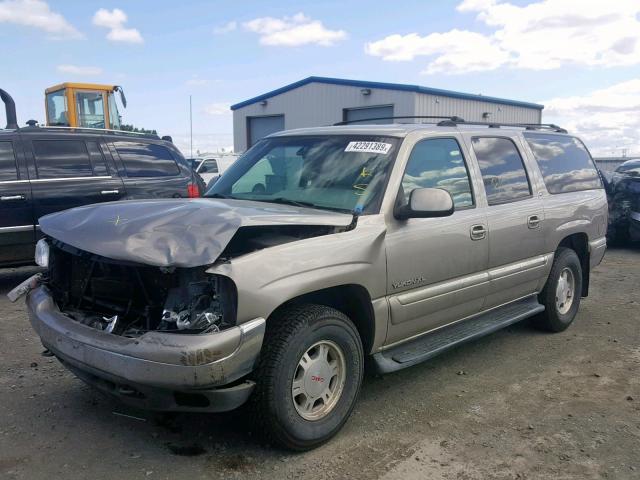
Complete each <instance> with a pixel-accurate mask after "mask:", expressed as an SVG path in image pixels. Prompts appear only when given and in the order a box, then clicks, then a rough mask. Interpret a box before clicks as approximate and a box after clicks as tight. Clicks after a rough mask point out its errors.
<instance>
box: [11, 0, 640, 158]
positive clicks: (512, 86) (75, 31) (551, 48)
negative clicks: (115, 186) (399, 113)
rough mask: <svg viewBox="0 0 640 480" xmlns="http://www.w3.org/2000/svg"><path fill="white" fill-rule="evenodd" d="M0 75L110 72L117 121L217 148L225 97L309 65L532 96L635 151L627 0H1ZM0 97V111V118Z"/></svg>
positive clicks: (639, 38)
mask: <svg viewBox="0 0 640 480" xmlns="http://www.w3.org/2000/svg"><path fill="white" fill-rule="evenodd" d="M0 58H2V66H1V67H0V88H3V89H5V90H7V91H8V92H9V93H10V94H11V95H12V96H13V97H14V99H15V101H16V106H17V111H18V121H19V122H20V123H21V124H23V123H24V122H26V121H27V120H28V119H31V118H33V119H36V120H39V121H44V90H45V88H47V87H49V86H52V85H54V84H56V83H60V82H63V81H85V82H92V83H108V84H118V85H122V86H123V87H124V91H125V93H126V95H127V100H128V106H127V109H126V110H123V111H122V110H121V113H122V114H123V120H124V122H125V123H131V124H134V125H135V126H138V127H144V128H152V129H156V130H157V131H158V132H159V133H160V134H161V135H172V136H173V138H174V141H175V142H176V144H177V145H178V146H179V147H180V148H181V149H182V151H183V152H184V153H185V154H187V155H188V154H189V96H190V95H191V97H192V101H193V123H194V151H195V150H200V151H213V150H216V149H219V148H230V147H231V145H232V143H233V141H232V131H233V127H232V114H231V111H230V110H229V106H230V105H231V104H233V103H237V102H240V101H242V100H245V99H248V98H251V97H253V96H256V95H259V94H261V93H264V92H267V91H269V90H272V89H275V88H279V87H281V86H283V85H285V84H288V83H291V82H294V81H297V80H300V79H302V78H305V77H308V76H311V75H316V76H326V77H339V78H348V79H357V80H370V81H380V82H396V83H409V84H418V85H424V86H428V87H435V88H444V89H449V90H457V91H461V92H468V93H481V94H483V95H490V96H496V97H503V98H510V99H516V100H523V101H529V102H535V103H541V104H543V105H545V109H544V110H543V121H544V122H553V123H558V124H560V125H562V126H564V127H567V128H569V129H570V130H571V131H572V132H574V133H576V134H578V135H579V136H581V137H582V138H583V139H584V140H585V142H586V143H587V145H588V146H589V147H590V149H591V150H592V152H593V153H594V154H595V155H598V156H603V155H604V156H610V155H621V154H623V153H626V154H627V155H634V154H637V155H640V0H606V1H605V0H540V1H523V0H504V1H503V0H455V1H448V0H438V1H429V0H395V1H394V2H391V3H390V2H387V1H385V2H379V1H374V0H369V1H361V0H340V1H338V0H322V1H318V0H315V1H308V0H295V1H289V0H282V1H271V2H267V1H265V0H243V1H237V0H236V1H224V0H210V1H199V0H196V1H193V0H189V1H183V2H175V1H165V0H154V1H146V0H136V1H129V2H122V1H120V2H112V1H107V0H100V1H93V0H83V1H78V0H75V1H72V0H57V1H54V0H49V1H45V0H0ZM4 121H5V119H4V111H2V112H1V113H0V122H2V125H4Z"/></svg>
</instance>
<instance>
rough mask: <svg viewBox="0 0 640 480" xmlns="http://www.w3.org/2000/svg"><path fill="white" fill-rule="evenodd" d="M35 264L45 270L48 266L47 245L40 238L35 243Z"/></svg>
mask: <svg viewBox="0 0 640 480" xmlns="http://www.w3.org/2000/svg"><path fill="white" fill-rule="evenodd" d="M35 260H36V264H37V265H40V266H41V267H45V268H47V267H48V266H49V244H48V243H47V241H46V240H45V239H44V238H42V239H40V240H38V243H36V255H35Z"/></svg>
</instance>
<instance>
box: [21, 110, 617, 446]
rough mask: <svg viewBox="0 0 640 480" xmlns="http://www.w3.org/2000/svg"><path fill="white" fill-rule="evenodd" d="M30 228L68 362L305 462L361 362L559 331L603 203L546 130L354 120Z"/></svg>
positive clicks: (120, 390)
mask: <svg viewBox="0 0 640 480" xmlns="http://www.w3.org/2000/svg"><path fill="white" fill-rule="evenodd" d="M40 226H41V229H42V231H43V232H44V234H45V235H46V236H45V238H44V239H43V240H42V241H41V242H40V244H39V245H38V250H37V252H36V257H37V258H36V259H37V262H38V263H39V264H40V265H43V266H46V267H48V269H47V272H46V274H45V275H44V276H43V277H42V278H40V279H36V280H33V281H31V285H30V286H31V287H34V288H32V290H31V291H30V292H29V294H28V296H27V300H26V302H27V308H28V311H29V315H30V319H31V323H32V325H33V328H34V329H35V331H36V332H37V333H38V335H39V336H40V338H41V339H42V343H43V344H44V346H45V347H46V348H48V349H49V350H50V351H51V352H53V354H54V355H55V356H56V357H58V359H59V360H60V361H61V362H62V363H63V364H64V365H66V366H67V367H68V368H69V369H71V370H72V371H74V372H75V373H76V374H77V375H78V376H79V377H80V378H81V379H83V380H84V381H86V382H87V383H89V384H91V385H93V386H95V387H96V388H98V389H100V390H102V391H104V392H107V393H109V394H111V395H114V396H116V397H118V398H119V399H121V400H122V401H123V402H127V403H129V404H132V405H136V406H140V407H144V408H149V409H155V410H174V411H176V410H178V411H200V412H221V411H227V410H231V409H234V408H236V407H238V406H240V405H241V404H243V403H245V402H249V403H250V408H251V411H253V412H254V414H255V422H256V425H257V426H258V427H259V428H260V429H261V430H262V431H263V432H264V433H265V434H266V435H267V436H268V437H269V438H271V439H272V440H274V441H275V442H277V443H279V444H281V445H284V446H286V447H288V448H292V449H296V450H306V449H310V448H313V447H316V446H317V445H319V444H321V443H323V442H325V441H327V440H328V439H329V438H331V437H332V436H333V435H335V434H336V433H337V432H338V431H339V430H340V428H341V427H342V426H343V424H344V423H345V422H346V421H347V419H348V417H349V415H350V413H351V411H352V410H353V408H354V405H355V402H356V398H357V396H358V392H359V390H360V385H361V383H362V377H363V369H364V365H365V359H366V358H367V357H369V358H370V363H371V365H372V366H373V368H375V369H376V370H377V371H378V372H379V373H387V372H392V371H395V370H399V369H402V368H405V367H409V366H411V365H415V364H417V363H419V362H423V361H425V360H427V359H430V358H431V357H433V356H434V355H437V354H439V353H441V352H443V351H445V350H447V349H449V348H452V347H454V346H456V345H459V344H460V343H462V342H465V341H468V340H472V339H475V338H478V337H480V336H482V335H486V334H488V333H491V332H493V331H496V330H498V329H500V328H503V327H505V326H508V325H510V324H513V323H514V322H518V321H520V320H523V319H525V318H529V317H531V318H532V320H533V322H535V324H536V325H538V326H539V327H540V328H542V329H545V330H549V331H553V332H560V331H562V330H564V329H566V328H567V327H568V326H569V325H570V324H571V322H572V321H573V320H574V318H575V316H576V313H577V311H578V307H579V305H580V299H581V297H584V296H586V295H587V293H588V290H589V275H590V272H591V269H593V268H594V267H595V266H596V265H598V264H599V263H600V261H601V260H602V258H603V256H604V253H605V248H606V240H605V234H606V231H607V200H606V196H605V192H604V190H603V188H602V185H601V181H600V178H599V176H598V173H597V171H596V169H595V167H594V165H593V161H592V159H591V156H590V155H589V153H588V151H587V149H586V148H585V146H584V145H583V143H582V142H581V141H580V140H579V139H577V138H576V137H574V136H571V135H568V134H566V133H565V132H564V131H563V130H562V129H560V128H558V127H555V126H527V127H526V128H524V127H523V128H516V127H511V126H502V127H500V128H486V126H475V127H473V126H471V125H464V126H463V125H461V124H459V122H457V121H456V122H453V121H452V122H443V123H441V124H438V125H420V124H415V125H360V126H340V127H326V128H310V129H302V130H294V131H288V132H281V133H278V134H275V135H272V136H270V137H267V138H265V139H263V140H261V141H260V142H258V143H257V144H256V145H255V146H254V147H253V148H251V150H249V151H248V152H247V153H246V154H245V155H243V156H242V157H241V158H240V159H238V160H237V161H236V162H235V163H234V164H233V165H232V166H231V167H230V168H229V170H228V171H227V172H225V175H224V176H223V177H221V179H220V180H219V181H218V182H217V183H216V184H215V185H214V187H213V188H212V189H210V190H209V192H208V193H207V197H206V198H201V199H192V200H182V199H165V200H141V201H127V202H113V203H105V204H100V205H93V206H85V207H80V208H76V209H73V210H69V211H66V212H61V213H55V214H52V215H48V216H46V217H43V218H42V219H40ZM26 289H28V288H26ZM22 290H25V288H23V289H22Z"/></svg>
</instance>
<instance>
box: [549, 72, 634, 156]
mask: <svg viewBox="0 0 640 480" xmlns="http://www.w3.org/2000/svg"><path fill="white" fill-rule="evenodd" d="M544 105H545V109H544V111H543V114H544V121H545V122H553V123H557V124H559V125H561V126H563V127H565V128H568V129H569V131H570V132H571V133H575V134H576V135H578V136H579V137H581V138H582V139H583V140H584V142H585V143H586V145H587V147H589V149H590V150H591V153H592V154H594V155H596V156H601V155H614V154H615V155H620V154H621V153H622V149H627V152H628V153H629V154H631V153H635V154H640V115H638V112H640V78H635V79H632V80H628V81H625V82H621V83H617V84H614V85H611V86H609V87H607V88H603V89H599V90H594V91H593V92H590V93H586V94H584V95H575V96H569V97H557V98H552V99H550V100H547V101H545V102H544Z"/></svg>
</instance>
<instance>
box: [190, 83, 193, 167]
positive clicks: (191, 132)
mask: <svg viewBox="0 0 640 480" xmlns="http://www.w3.org/2000/svg"><path fill="white" fill-rule="evenodd" d="M189 137H190V142H191V153H190V155H189V157H190V158H193V108H192V106H191V95H189Z"/></svg>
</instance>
